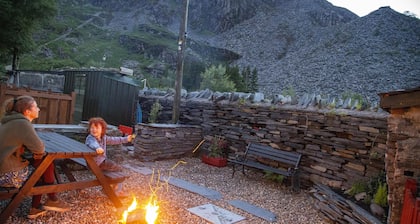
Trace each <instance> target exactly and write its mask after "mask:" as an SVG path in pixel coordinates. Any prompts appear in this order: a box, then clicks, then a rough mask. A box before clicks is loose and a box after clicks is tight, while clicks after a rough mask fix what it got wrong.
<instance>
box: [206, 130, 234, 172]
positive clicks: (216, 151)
mask: <svg viewBox="0 0 420 224" xmlns="http://www.w3.org/2000/svg"><path fill="white" fill-rule="evenodd" d="M210 138H211V139H210V141H211V143H210V145H209V147H208V149H207V153H204V154H203V155H202V156H201V161H203V162H204V163H206V164H209V165H213V166H217V167H223V166H226V165H227V155H228V150H229V146H228V142H227V141H226V140H225V139H224V138H223V137H222V136H214V137H210Z"/></svg>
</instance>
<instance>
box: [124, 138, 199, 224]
mask: <svg viewBox="0 0 420 224" xmlns="http://www.w3.org/2000/svg"><path fill="white" fill-rule="evenodd" d="M202 143H203V141H202V142H201V143H200V144H202ZM179 164H186V162H185V161H182V160H180V161H178V162H177V163H176V164H175V165H174V166H173V167H172V168H171V170H173V169H175V168H176V167H177V166H178V165H179ZM169 176H170V175H169ZM160 180H161V178H160V172H159V171H158V175H157V177H156V178H155V172H154V171H153V172H152V175H151V178H150V182H149V187H150V189H151V191H152V193H151V195H150V199H149V202H148V203H147V205H146V207H145V208H144V209H145V210H146V215H145V220H146V222H147V224H154V223H155V222H156V220H157V217H158V215H159V205H158V200H157V191H158V190H159V189H161V188H163V187H164V185H163V183H162V182H160ZM165 183H166V187H168V185H169V184H168V180H166V182H165ZM136 209H137V200H136V197H135V196H133V202H132V203H131V205H130V206H129V207H128V209H127V210H125V211H124V213H123V215H122V220H120V221H119V223H120V224H126V223H127V219H128V215H129V213H131V212H133V211H135V210H136Z"/></svg>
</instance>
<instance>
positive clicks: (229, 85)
mask: <svg viewBox="0 0 420 224" xmlns="http://www.w3.org/2000/svg"><path fill="white" fill-rule="evenodd" d="M200 76H201V78H202V81H201V83H200V89H210V90H213V91H219V92H235V91H236V88H235V83H234V82H232V81H231V80H230V79H229V77H228V76H227V75H226V68H225V67H224V66H222V65H219V66H217V67H216V66H214V65H212V66H210V68H208V69H206V71H204V72H203V73H201V74H200Z"/></svg>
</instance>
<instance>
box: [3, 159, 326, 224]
mask: <svg viewBox="0 0 420 224" xmlns="http://www.w3.org/2000/svg"><path fill="white" fill-rule="evenodd" d="M111 158H112V159H114V160H116V161H118V162H120V163H121V164H129V165H131V166H138V167H142V166H145V167H148V168H150V169H152V170H153V171H154V174H153V175H148V176H145V175H143V174H140V173H137V172H135V171H133V170H131V169H125V170H124V172H126V173H127V174H130V177H129V178H128V179H127V180H126V181H124V183H123V184H124V188H125V190H126V191H127V192H129V193H132V194H133V195H135V197H136V199H137V201H138V203H139V205H138V206H139V207H140V208H142V207H144V206H145V204H146V203H147V201H148V199H149V197H150V195H152V192H155V194H156V196H157V198H158V201H159V206H160V207H159V217H158V221H157V222H156V223H161V224H163V223H171V224H172V223H183V224H188V223H191V224H198V223H209V222H207V221H206V220H205V219H203V218H201V217H198V216H196V215H194V214H192V213H190V212H189V211H188V210H187V209H188V208H192V207H196V206H199V205H204V204H208V203H212V204H214V205H217V206H219V207H222V208H224V209H226V210H229V211H231V212H233V213H236V214H238V215H241V216H244V217H245V220H242V221H240V222H237V223H238V224H245V223H288V224H290V223H325V222H326V221H325V220H322V218H321V217H320V216H319V215H318V212H317V211H316V210H315V209H314V206H313V204H314V201H315V200H314V199H313V198H312V197H311V196H310V195H309V193H307V192H305V191H301V192H300V193H292V192H291V191H290V189H289V187H287V186H284V185H280V184H276V183H274V182H271V181H268V180H264V179H262V174H261V173H259V172H250V173H249V175H247V176H244V175H243V174H242V173H241V172H238V173H237V174H235V176H234V177H233V178H232V177H231V174H232V170H231V167H223V168H217V167H212V166H209V165H206V164H204V163H202V162H201V161H200V160H199V159H198V158H196V157H189V158H182V159H177V160H165V161H157V162H150V163H143V162H140V161H138V160H135V159H133V158H131V157H130V156H128V154H127V153H119V154H118V155H117V156H113V157H111ZM179 161H183V162H185V163H180V162H179ZM177 164H178V165H177ZM173 167H174V168H173ZM172 168H173V169H172ZM159 175H160V176H172V177H176V178H180V179H183V180H186V181H189V182H191V183H194V184H196V185H201V186H205V187H207V188H210V189H213V190H216V191H218V192H220V193H221V194H222V196H223V198H222V199H221V200H217V201H214V200H210V199H207V198H205V197H203V196H201V195H199V194H195V193H191V192H189V191H186V190H184V189H182V188H178V187H175V186H172V185H170V184H167V183H165V182H157V181H156V179H157V177H158V176H159ZM75 176H76V178H77V179H83V178H88V177H90V176H91V174H90V172H89V171H86V170H82V171H75ZM60 197H61V198H62V199H63V200H64V201H66V202H67V203H68V204H69V205H70V207H71V210H70V211H69V212H65V213H58V212H48V213H47V214H46V215H44V216H42V217H39V218H37V219H34V220H29V219H27V218H26V215H27V214H28V212H29V207H30V202H31V199H30V197H28V198H25V200H24V201H23V203H22V204H21V205H20V207H19V208H18V209H17V210H16V211H15V213H14V214H13V216H12V217H11V218H10V219H9V222H8V223H13V224H15V223H119V220H120V218H121V214H122V212H123V209H116V208H115V207H114V206H113V204H112V203H111V201H110V200H109V199H108V198H107V197H106V196H105V194H103V193H102V190H101V188H100V187H93V188H88V189H84V190H81V191H69V192H62V193H60ZM234 199H238V200H243V201H246V202H248V203H250V204H253V205H255V206H259V207H261V208H264V209H267V210H269V211H271V212H273V213H275V214H276V215H277V222H268V221H266V220H264V219H261V218H259V217H257V216H254V215H252V214H249V213H247V212H245V211H242V210H240V209H237V208H235V207H233V206H231V205H229V204H228V201H229V200H234ZM131 201H132V197H128V198H125V199H123V204H124V209H125V208H127V207H128V206H129V205H130V204H131ZM4 202H5V201H2V202H1V208H4V205H5V203H4ZM142 212H143V210H142V209H139V213H142ZM132 223H135V222H132ZM139 223H140V222H139Z"/></svg>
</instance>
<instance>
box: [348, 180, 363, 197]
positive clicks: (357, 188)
mask: <svg viewBox="0 0 420 224" xmlns="http://www.w3.org/2000/svg"><path fill="white" fill-rule="evenodd" d="M366 190H367V184H366V183H363V182H356V183H354V184H353V185H352V186H351V188H350V190H349V192H348V194H349V195H350V196H354V195H356V194H358V193H362V192H366Z"/></svg>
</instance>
